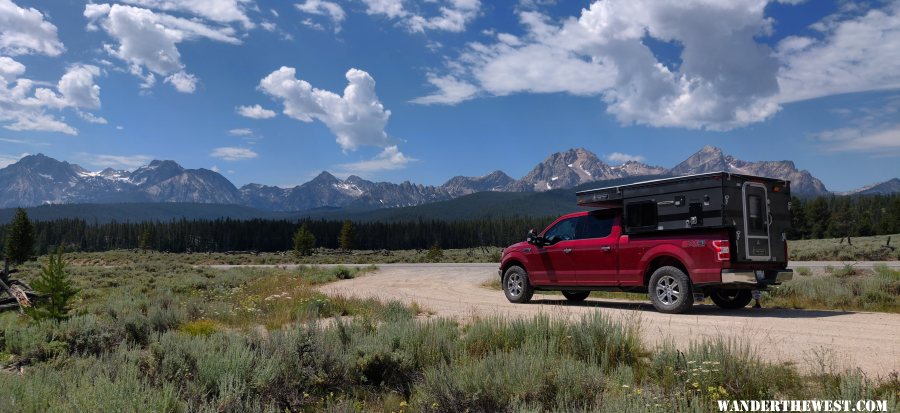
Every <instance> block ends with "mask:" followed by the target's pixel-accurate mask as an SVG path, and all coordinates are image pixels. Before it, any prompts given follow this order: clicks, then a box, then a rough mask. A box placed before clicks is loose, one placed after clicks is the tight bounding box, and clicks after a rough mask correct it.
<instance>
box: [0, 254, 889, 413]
mask: <svg viewBox="0 0 900 413" xmlns="http://www.w3.org/2000/svg"><path fill="white" fill-rule="evenodd" d="M70 258H72V254H65V255H64V256H63V259H64V260H67V261H68V260H69V259H70ZM52 265H53V263H51V262H50V261H49V259H48V258H47V257H44V258H41V259H40V260H39V262H31V263H28V264H26V265H25V266H23V267H22V269H23V270H24V271H23V272H24V273H27V274H37V273H38V269H39V266H42V267H44V268H48V267H51V266H52ZM374 269H375V267H363V268H349V267H341V266H338V267H332V268H322V267H314V266H304V267H299V268H296V269H290V270H285V269H279V268H239V269H230V270H215V269H210V268H206V267H193V266H191V265H187V264H182V263H175V262H152V261H151V262H146V263H143V264H131V265H124V266H119V267H97V266H68V267H65V271H66V281H65V282H66V283H67V284H70V285H69V287H71V288H72V289H74V290H75V291H77V292H76V293H75V295H74V296H73V297H72V299H71V300H69V301H68V306H67V308H66V314H65V316H64V317H60V318H59V319H56V318H46V319H40V320H39V319H35V318H32V317H30V316H28V315H24V314H17V313H12V312H8V313H4V314H0V365H2V368H3V370H2V371H0V388H3V389H4V391H3V392H2V393H0V411H3V412H35V413H45V412H66V411H156V412H182V411H199V412H204V411H209V412H213V411H216V412H230V411H240V412H281V411H309V412H312V411H334V412H369V411H385V412H401V411H402V412H465V411H469V412H481V411H501V412H502V411H544V410H549V411H573V410H585V411H650V412H654V411H655V412H671V411H676V412H697V411H699V412H703V411H717V408H716V400H720V399H728V400H730V399H777V398H791V399H807V398H816V399H850V400H858V399H873V400H887V401H888V403H889V406H890V410H894V409H897V408H898V407H900V405H898V402H900V378H898V377H897V376H896V375H893V376H889V377H878V378H876V377H866V376H865V375H863V374H861V373H859V372H854V371H836V370H831V369H830V366H828V365H827V363H826V362H823V363H822V368H821V370H817V371H814V372H811V373H810V372H806V373H801V372H800V371H799V370H797V369H796V367H793V366H789V365H781V364H772V363H768V362H765V361H763V360H761V359H760V358H759V357H758V356H757V355H756V354H755V352H754V351H753V350H752V349H750V348H748V347H746V346H744V345H742V344H740V343H737V342H732V341H717V340H712V341H704V342H698V343H695V344H694V345H692V346H691V347H690V348H688V349H681V350H680V351H679V350H676V349H674V347H673V346H671V345H661V346H659V347H651V346H648V345H646V344H645V343H642V342H641V340H640V338H639V334H638V330H637V327H636V326H634V325H630V324H623V323H620V322H618V321H612V320H610V319H608V318H606V317H604V316H603V315H602V314H601V313H599V312H598V313H595V314H592V315H590V316H586V317H584V318H580V319H573V320H564V319H551V318H549V317H547V316H538V317H535V318H531V319H504V318H482V319H477V320H474V321H472V322H469V323H466V324H460V323H458V322H457V321H454V320H449V319H442V318H435V317H429V316H428V314H427V309H425V308H421V307H420V306H418V305H416V304H413V305H402V304H400V303H396V302H387V303H385V302H380V301H376V300H360V299H355V298H346V297H330V296H325V295H323V294H321V293H319V292H318V291H317V290H316V288H315V287H316V286H317V285H321V284H324V283H328V282H334V281H338V280H341V279H347V278H352V277H359V276H365V275H366V273H367V272H368V271H371V270H374Z"/></svg>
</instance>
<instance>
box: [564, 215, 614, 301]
mask: <svg viewBox="0 0 900 413" xmlns="http://www.w3.org/2000/svg"><path fill="white" fill-rule="evenodd" d="M615 220H616V217H615V215H614V214H611V213H609V212H608V211H598V212H591V213H590V214H588V215H585V216H583V217H581V219H580V220H579V221H578V229H577V231H576V238H578V239H577V240H576V241H575V245H574V246H573V248H574V249H575V278H576V280H577V284H578V285H584V286H595V285H615V284H617V282H618V281H617V276H618V258H617V257H618V254H617V251H616V250H617V248H618V239H619V226H618V225H616V224H617V223H616V222H615Z"/></svg>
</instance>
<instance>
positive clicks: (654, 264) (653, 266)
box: [644, 255, 691, 286]
mask: <svg viewBox="0 0 900 413" xmlns="http://www.w3.org/2000/svg"><path fill="white" fill-rule="evenodd" d="M666 266H672V267H675V268H678V269H679V270H681V271H683V272H684V274H685V275H687V276H688V277H690V276H691V275H690V274H689V273H688V270H687V267H685V266H684V264H682V263H681V261H679V260H678V258H675V257H672V256H669V255H662V256H659V257H656V258H654V259H653V260H652V261H650V264H649V265H647V270H646V271H644V286H648V285H650V277H652V276H653V272H654V271H656V270H657V269H659V268H660V267H666Z"/></svg>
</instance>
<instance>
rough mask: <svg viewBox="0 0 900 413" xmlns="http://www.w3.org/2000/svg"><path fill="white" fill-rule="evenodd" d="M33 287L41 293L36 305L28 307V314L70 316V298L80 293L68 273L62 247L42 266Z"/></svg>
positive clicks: (44, 317)
mask: <svg viewBox="0 0 900 413" xmlns="http://www.w3.org/2000/svg"><path fill="white" fill-rule="evenodd" d="M32 288H34V291H35V292H37V293H38V294H40V295H41V299H40V300H38V301H37V302H36V303H35V306H34V307H33V308H30V309H28V314H29V315H31V317H32V318H34V319H35V320H43V319H47V318H50V319H54V320H63V319H65V318H67V317H68V316H69V300H71V299H72V297H73V296H74V295H75V294H77V293H78V290H77V289H76V288H75V287H74V286H73V285H72V281H71V280H70V279H69V276H68V274H66V263H65V261H63V252H62V249H58V250H57V251H56V254H53V255H50V257H48V262H47V264H46V265H44V266H43V267H42V268H41V274H40V276H39V277H38V279H36V280H34V282H33V283H32Z"/></svg>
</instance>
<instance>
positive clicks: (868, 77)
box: [778, 2, 900, 102]
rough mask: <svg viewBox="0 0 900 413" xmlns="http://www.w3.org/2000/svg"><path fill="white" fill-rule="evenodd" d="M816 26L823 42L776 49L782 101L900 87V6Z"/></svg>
mask: <svg viewBox="0 0 900 413" xmlns="http://www.w3.org/2000/svg"><path fill="white" fill-rule="evenodd" d="M812 27H813V28H814V29H817V30H818V31H819V33H820V34H821V37H820V38H816V39H814V38H811V37H788V38H786V39H783V40H782V41H781V42H779V44H778V52H779V54H780V55H781V57H782V59H783V60H784V67H783V68H782V70H781V72H780V73H779V76H778V82H779V84H780V86H781V94H780V96H779V100H780V101H782V102H792V101H798V100H804V99H812V98H817V97H821V96H828V95H834V94H840V93H851V92H862V91H871V90H887V89H896V88H900V2H889V3H888V4H887V5H886V6H885V7H884V8H883V9H873V10H869V11H867V12H865V13H864V14H862V15H854V16H850V17H848V16H842V15H840V14H838V15H834V16H829V18H826V19H825V20H823V21H822V22H819V23H817V24H814V25H813V26H812Z"/></svg>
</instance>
